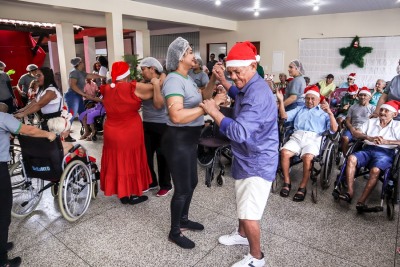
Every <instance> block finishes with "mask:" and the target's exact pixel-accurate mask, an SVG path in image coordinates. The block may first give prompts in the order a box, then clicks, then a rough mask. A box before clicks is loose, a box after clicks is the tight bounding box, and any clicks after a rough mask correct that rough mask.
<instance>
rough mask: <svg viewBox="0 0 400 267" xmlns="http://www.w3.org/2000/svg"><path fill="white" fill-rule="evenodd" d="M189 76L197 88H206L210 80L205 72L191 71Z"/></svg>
mask: <svg viewBox="0 0 400 267" xmlns="http://www.w3.org/2000/svg"><path fill="white" fill-rule="evenodd" d="M188 74H189V76H190V77H192V79H193V81H194V82H195V83H196V84H197V87H199V88H201V87H205V86H206V85H207V83H208V81H209V80H210V79H209V78H208V75H207V74H206V73H205V72H204V71H201V72H199V73H195V72H194V71H193V70H190V71H189V73H188Z"/></svg>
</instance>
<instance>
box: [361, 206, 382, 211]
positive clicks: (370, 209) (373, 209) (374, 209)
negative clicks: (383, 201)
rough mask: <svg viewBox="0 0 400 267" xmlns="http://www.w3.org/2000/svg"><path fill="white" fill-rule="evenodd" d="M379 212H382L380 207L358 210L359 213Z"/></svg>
mask: <svg viewBox="0 0 400 267" xmlns="http://www.w3.org/2000/svg"><path fill="white" fill-rule="evenodd" d="M381 211H383V207H382V206H375V207H365V208H363V209H361V210H359V212H381Z"/></svg>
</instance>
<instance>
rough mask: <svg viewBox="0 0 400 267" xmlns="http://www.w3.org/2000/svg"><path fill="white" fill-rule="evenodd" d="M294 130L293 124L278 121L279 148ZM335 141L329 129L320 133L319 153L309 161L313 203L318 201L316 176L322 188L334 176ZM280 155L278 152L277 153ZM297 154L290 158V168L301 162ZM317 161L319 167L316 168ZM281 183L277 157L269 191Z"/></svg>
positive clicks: (275, 188)
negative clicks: (275, 169) (276, 165)
mask: <svg viewBox="0 0 400 267" xmlns="http://www.w3.org/2000/svg"><path fill="white" fill-rule="evenodd" d="M293 132H294V125H293V124H292V123H290V124H288V123H286V122H285V121H279V150H280V149H281V148H282V147H283V145H284V144H285V143H286V142H287V141H289V139H290V136H291V134H292V133H293ZM336 146H337V145H336V142H335V135H334V134H333V135H332V134H331V133H330V132H329V130H327V131H325V132H323V133H322V138H321V145H320V150H319V154H318V155H317V156H315V157H314V158H313V160H312V162H311V173H310V180H311V183H312V191H311V199H312V201H313V203H317V202H318V177H319V180H320V185H321V188H322V190H326V189H328V188H329V187H330V185H331V183H332V180H333V176H334V165H335V160H336ZM279 156H280V153H279ZM302 162H303V161H302V159H301V158H300V157H299V156H294V157H292V158H291V159H290V168H289V172H290V171H291V169H292V167H293V166H295V165H298V164H300V163H302ZM316 163H318V165H319V168H317V166H316ZM282 184H283V173H282V167H281V160H280V159H279V163H278V168H277V172H276V177H275V180H274V182H273V183H272V186H271V192H272V193H276V192H277V191H278V190H279V189H280V188H281V187H282Z"/></svg>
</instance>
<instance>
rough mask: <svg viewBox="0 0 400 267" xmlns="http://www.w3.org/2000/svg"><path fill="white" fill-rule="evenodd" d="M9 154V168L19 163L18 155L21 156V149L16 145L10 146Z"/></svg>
mask: <svg viewBox="0 0 400 267" xmlns="http://www.w3.org/2000/svg"><path fill="white" fill-rule="evenodd" d="M9 152H10V158H11V160H10V161H9V162H8V166H9V167H10V168H11V166H12V165H13V164H15V163H16V162H18V161H19V155H21V147H20V146H19V145H17V144H13V145H10V149H9Z"/></svg>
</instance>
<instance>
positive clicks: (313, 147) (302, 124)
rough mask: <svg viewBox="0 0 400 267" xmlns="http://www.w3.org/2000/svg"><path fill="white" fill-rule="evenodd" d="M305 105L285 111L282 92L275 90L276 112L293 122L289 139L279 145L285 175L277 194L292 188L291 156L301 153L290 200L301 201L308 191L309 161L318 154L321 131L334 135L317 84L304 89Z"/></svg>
mask: <svg viewBox="0 0 400 267" xmlns="http://www.w3.org/2000/svg"><path fill="white" fill-rule="evenodd" d="M304 93H305V106H300V107H297V108H295V109H293V110H291V111H288V112H285V107H284V100H283V95H282V93H281V92H280V91H279V90H278V91H277V92H276V94H277V98H278V102H279V115H280V117H281V118H282V119H286V121H287V122H291V121H294V133H293V134H292V136H291V137H290V140H289V141H288V142H287V143H286V144H285V145H284V146H283V147H282V148H281V167H282V173H283V176H284V184H283V187H282V189H281V192H280V195H281V196H282V197H288V196H289V192H290V189H291V182H290V177H289V167H290V158H291V157H293V156H295V155H300V156H301V159H302V160H303V179H302V180H301V183H300V186H299V188H298V190H297V193H296V194H295V195H294V197H293V201H296V202H300V201H303V200H304V198H305V196H306V193H307V189H306V187H307V182H308V179H309V178H310V172H311V164H312V160H313V158H314V157H315V156H317V155H318V154H319V150H320V145H321V138H322V136H321V134H322V133H323V132H325V131H326V130H328V129H329V130H330V132H331V133H332V134H333V133H335V132H336V131H337V129H338V126H337V123H336V120H335V117H334V115H333V113H332V111H331V110H330V109H329V104H328V103H327V102H326V100H325V99H324V98H323V100H322V102H321V103H320V98H321V96H320V94H319V89H318V87H317V86H316V85H312V86H309V87H307V88H306V89H305V91H304Z"/></svg>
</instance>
